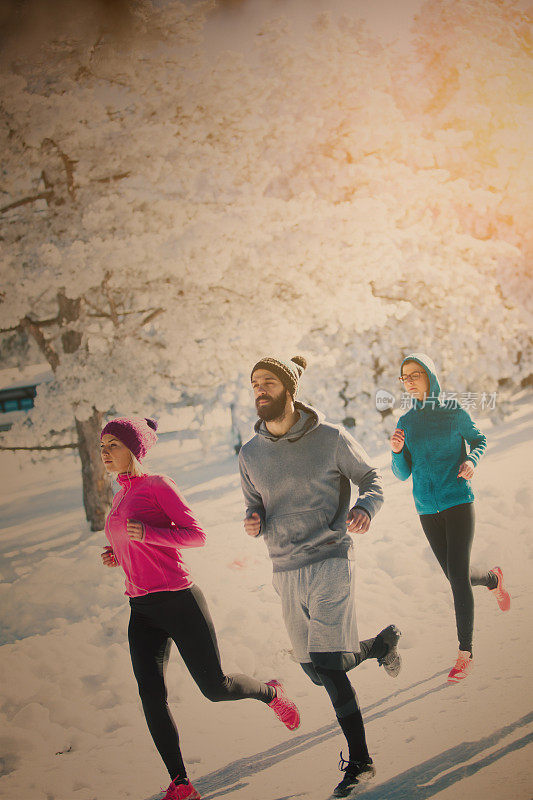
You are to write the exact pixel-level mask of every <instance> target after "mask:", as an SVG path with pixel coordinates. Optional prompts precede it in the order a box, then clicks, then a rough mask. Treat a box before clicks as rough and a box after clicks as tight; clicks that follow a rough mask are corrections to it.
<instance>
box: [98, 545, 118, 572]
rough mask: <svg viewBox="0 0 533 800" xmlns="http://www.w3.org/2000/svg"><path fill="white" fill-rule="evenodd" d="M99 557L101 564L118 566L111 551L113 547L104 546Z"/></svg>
mask: <svg viewBox="0 0 533 800" xmlns="http://www.w3.org/2000/svg"><path fill="white" fill-rule="evenodd" d="M100 557H101V559H102V564H103V565H104V567H118V561H117V559H116V558H115V554H114V552H113V548H112V547H110V546H109V545H106V547H104V551H103V553H100Z"/></svg>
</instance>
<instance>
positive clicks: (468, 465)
mask: <svg viewBox="0 0 533 800" xmlns="http://www.w3.org/2000/svg"><path fill="white" fill-rule="evenodd" d="M473 474H474V465H473V464H472V462H471V461H463V463H462V464H461V466H460V467H459V472H458V473H457V477H458V478H464V479H465V481H469V480H470V478H471V477H472V476H473Z"/></svg>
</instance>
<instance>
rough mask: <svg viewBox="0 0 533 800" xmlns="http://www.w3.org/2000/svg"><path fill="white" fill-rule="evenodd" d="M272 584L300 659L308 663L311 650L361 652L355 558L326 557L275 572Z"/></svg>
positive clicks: (296, 654)
mask: <svg viewBox="0 0 533 800" xmlns="http://www.w3.org/2000/svg"><path fill="white" fill-rule="evenodd" d="M272 583H273V585H274V589H275V590H276V592H277V593H278V595H279V596H280V598H281V608H282V613H283V620H284V622H285V627H286V628H287V633H288V634H289V638H290V640H291V643H292V647H293V651H294V656H295V658H296V660H297V661H299V662H300V663H305V662H309V661H310V660H311V658H310V656H309V653H337V652H347V653H357V652H358V651H359V636H358V633H357V621H356V618H355V569H354V564H353V561H349V560H348V559H347V558H326V559H324V560H323V561H317V562H315V563H313V564H307V565H306V566H305V567H300V568H299V569H291V570H285V571H283V572H275V573H274V576H273V579H272Z"/></svg>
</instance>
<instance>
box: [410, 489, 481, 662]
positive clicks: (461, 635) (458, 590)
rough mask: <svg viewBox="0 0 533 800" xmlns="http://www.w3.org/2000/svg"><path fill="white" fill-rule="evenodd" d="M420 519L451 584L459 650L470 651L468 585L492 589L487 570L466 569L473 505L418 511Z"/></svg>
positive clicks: (471, 622)
mask: <svg viewBox="0 0 533 800" xmlns="http://www.w3.org/2000/svg"><path fill="white" fill-rule="evenodd" d="M420 522H421V523H422V528H423V529H424V533H425V534H426V538H427V540H428V542H429V545H430V547H431V549H432V550H433V553H434V554H435V556H436V558H437V561H438V562H439V564H440V565H441V567H442V570H443V572H444V574H445V575H446V577H447V578H448V580H449V581H450V585H451V587H452V593H453V602H454V606H455V620H456V623H457V637H458V639H459V649H460V650H465V651H470V652H472V636H473V630H474V594H473V592H472V586H488V587H489V588H493V587H494V585H495V582H496V579H495V576H494V575H493V573H492V572H490V571H488V570H484V571H481V570H471V569H470V551H471V549H472V542H473V540H474V525H475V517H474V506H473V504H472V503H462V504H461V505H458V506H452V508H447V509H445V511H441V512H440V513H438V514H421V515H420Z"/></svg>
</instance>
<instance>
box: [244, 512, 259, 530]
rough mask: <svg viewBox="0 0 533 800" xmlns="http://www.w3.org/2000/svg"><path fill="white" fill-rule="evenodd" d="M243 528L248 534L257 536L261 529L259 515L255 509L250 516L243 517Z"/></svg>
mask: <svg viewBox="0 0 533 800" xmlns="http://www.w3.org/2000/svg"><path fill="white" fill-rule="evenodd" d="M244 530H245V531H246V533H247V534H248V536H259V533H260V531H261V517H260V516H259V514H257V513H256V512H255V511H254V513H253V514H252V515H251V516H250V517H245V519H244Z"/></svg>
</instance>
